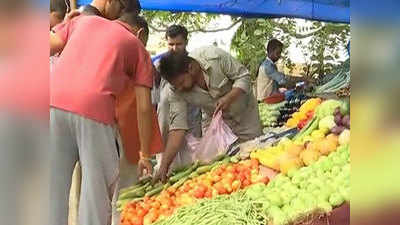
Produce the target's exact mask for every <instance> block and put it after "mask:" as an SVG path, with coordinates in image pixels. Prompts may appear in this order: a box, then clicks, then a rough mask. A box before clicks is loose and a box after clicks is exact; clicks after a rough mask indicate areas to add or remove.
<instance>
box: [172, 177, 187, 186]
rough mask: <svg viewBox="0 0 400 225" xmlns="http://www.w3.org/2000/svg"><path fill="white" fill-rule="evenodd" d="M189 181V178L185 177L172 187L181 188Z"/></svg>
mask: <svg viewBox="0 0 400 225" xmlns="http://www.w3.org/2000/svg"><path fill="white" fill-rule="evenodd" d="M188 179H189V177H184V178H182V179H180V180H179V181H178V182H176V183H175V184H173V185H172V187H174V188H179V187H180V186H182V185H183V184H184V183H185V182H186V181H187V180H188Z"/></svg>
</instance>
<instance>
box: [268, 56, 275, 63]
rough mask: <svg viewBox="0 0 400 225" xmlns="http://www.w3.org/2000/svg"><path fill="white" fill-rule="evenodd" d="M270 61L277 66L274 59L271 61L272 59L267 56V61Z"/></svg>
mask: <svg viewBox="0 0 400 225" xmlns="http://www.w3.org/2000/svg"><path fill="white" fill-rule="evenodd" d="M268 60H269V61H271V63H272V64H275V63H274V61H272V59H270V58H269V57H268V56H267V61H268Z"/></svg>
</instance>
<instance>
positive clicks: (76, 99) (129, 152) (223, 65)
mask: <svg viewBox="0 0 400 225" xmlns="http://www.w3.org/2000/svg"><path fill="white" fill-rule="evenodd" d="M75 5H76V3H75V1H71V2H69V1H65V0H51V1H50V34H49V35H50V76H51V77H50V81H51V82H50V85H51V89H50V90H51V98H50V132H51V144H52V145H51V146H52V148H51V163H52V164H51V182H50V210H51V211H50V213H49V215H50V224H52V225H67V224H71V223H69V222H68V220H69V218H68V214H69V213H68V211H69V210H71V209H70V206H69V196H70V188H71V184H72V181H73V180H72V179H71V177H72V174H73V171H74V169H75V168H78V169H79V170H81V176H79V177H78V179H79V181H78V182H79V183H80V188H79V189H80V190H79V192H80V196H79V206H78V208H79V210H78V211H79V213H78V221H77V223H78V224H81V225H110V224H119V218H118V217H119V216H118V213H117V212H116V207H115V201H116V198H117V196H118V191H119V190H120V189H121V188H124V187H127V186H129V185H131V184H132V183H133V182H135V181H137V180H138V179H139V178H140V177H143V176H148V175H152V176H153V179H154V181H158V180H161V181H165V180H166V178H167V176H168V173H169V172H170V171H171V170H172V169H173V168H177V167H181V166H184V165H188V164H190V163H192V162H193V161H195V160H196V159H195V157H194V154H193V151H191V150H190V146H189V144H188V141H187V140H188V139H187V137H188V136H191V137H197V138H200V137H201V136H202V134H204V133H205V132H206V130H207V127H208V126H209V124H210V122H211V121H212V119H213V117H214V115H215V114H216V113H217V112H220V111H221V112H222V115H223V119H224V122H225V123H226V124H227V125H228V126H229V127H230V128H231V130H232V131H233V133H234V134H235V135H236V136H237V137H238V141H237V142H239V143H240V142H244V141H247V140H251V139H254V138H255V137H258V136H260V135H261V134H262V130H261V123H260V119H259V113H258V107H257V105H258V101H263V100H264V99H265V98H267V97H269V96H271V95H273V94H275V93H278V92H279V91H280V89H281V88H291V87H293V86H294V85H295V83H296V82H297V81H298V79H293V78H288V76H286V75H285V74H283V73H281V72H279V71H278V69H277V66H276V64H275V63H276V62H277V61H278V60H279V58H280V57H281V52H282V49H283V47H284V46H283V44H282V42H280V41H279V40H277V39H272V40H270V41H269V42H268V45H267V55H266V58H265V61H263V62H262V63H261V64H260V67H259V72H258V76H257V88H256V90H257V91H256V93H254V92H253V87H252V83H251V78H250V73H249V70H248V69H247V68H246V67H245V66H243V65H242V64H241V63H240V62H239V61H238V60H236V59H235V58H234V57H233V56H231V55H230V54H229V53H227V52H225V51H223V50H222V49H220V48H218V47H215V46H213V45H207V43H204V44H205V45H204V46H203V47H200V48H197V49H195V50H193V51H190V52H189V51H187V45H188V42H189V39H188V31H187V30H186V28H185V27H183V26H181V25H172V26H170V27H168V28H166V29H167V32H166V33H165V39H166V42H167V46H168V51H167V52H165V53H163V54H160V55H159V56H158V57H157V58H156V59H154V60H153V61H152V59H151V58H150V55H149V53H148V52H147V51H146V43H147V40H148V36H149V27H148V24H147V21H146V20H145V18H144V17H142V16H140V11H141V8H140V4H139V2H138V1H137V0H93V2H92V3H91V4H90V5H86V6H82V7H81V8H79V9H77V10H74V8H75ZM71 6H72V7H71ZM152 159H156V165H154V163H152V162H151V160H152ZM78 162H79V163H80V167H76V164H77V163H78ZM75 182H76V181H75ZM70 220H71V219H70Z"/></svg>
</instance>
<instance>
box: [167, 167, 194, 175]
mask: <svg viewBox="0 0 400 225" xmlns="http://www.w3.org/2000/svg"><path fill="white" fill-rule="evenodd" d="M191 166H192V165H186V166H181V167H178V168H176V169H174V170H173V171H172V174H173V175H176V174H178V173H181V172H184V171H186V170H188V169H189V168H190V167H191Z"/></svg>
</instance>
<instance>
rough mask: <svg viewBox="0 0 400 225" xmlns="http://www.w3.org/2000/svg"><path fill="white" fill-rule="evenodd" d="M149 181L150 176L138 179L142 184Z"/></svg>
mask: <svg viewBox="0 0 400 225" xmlns="http://www.w3.org/2000/svg"><path fill="white" fill-rule="evenodd" d="M149 181H151V177H150V176H148V177H145V178H143V179H141V180H139V182H138V184H141V185H144V184H146V183H148V182H149Z"/></svg>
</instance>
